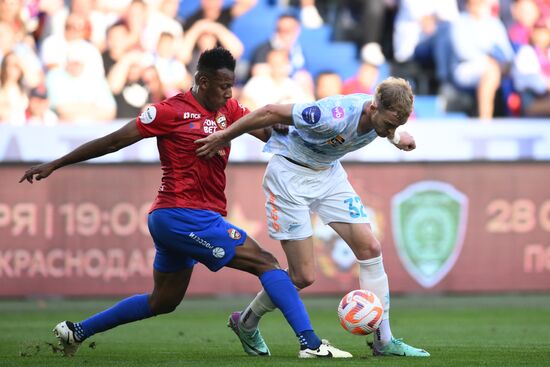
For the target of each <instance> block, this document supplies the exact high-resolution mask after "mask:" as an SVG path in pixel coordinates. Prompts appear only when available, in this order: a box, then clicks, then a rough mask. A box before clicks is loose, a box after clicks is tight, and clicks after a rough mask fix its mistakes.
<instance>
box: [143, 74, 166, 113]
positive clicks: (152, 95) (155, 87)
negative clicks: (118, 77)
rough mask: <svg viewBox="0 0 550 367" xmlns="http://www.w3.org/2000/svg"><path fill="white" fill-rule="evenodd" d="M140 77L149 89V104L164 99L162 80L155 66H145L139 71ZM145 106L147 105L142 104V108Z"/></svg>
mask: <svg viewBox="0 0 550 367" xmlns="http://www.w3.org/2000/svg"><path fill="white" fill-rule="evenodd" d="M141 79H142V80H143V82H144V83H145V87H146V88H147V90H148V91H149V100H148V102H149V104H151V103H159V102H161V101H162V100H164V99H166V95H165V94H164V88H163V85H162V81H161V80H160V76H159V73H158V70H157V68H155V67H154V66H147V67H145V68H144V69H143V71H142V73H141ZM145 107H147V106H144V107H143V110H144V109H145Z"/></svg>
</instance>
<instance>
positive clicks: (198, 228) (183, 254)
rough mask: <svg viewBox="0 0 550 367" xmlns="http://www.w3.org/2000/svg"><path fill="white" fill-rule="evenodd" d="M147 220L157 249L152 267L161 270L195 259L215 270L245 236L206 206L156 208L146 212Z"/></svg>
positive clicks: (171, 269) (177, 268) (187, 264)
mask: <svg viewBox="0 0 550 367" xmlns="http://www.w3.org/2000/svg"><path fill="white" fill-rule="evenodd" d="M148 224H149V232H150V233H151V236H153V240H154V242H155V248H156V250H157V252H156V255H155V262H154V268H155V270H157V271H160V272H163V273H173V272H177V271H180V270H183V269H186V268H191V267H193V266H194V265H195V264H196V263H197V262H200V263H202V264H204V265H206V266H207V267H208V269H210V270H211V271H218V270H220V269H221V268H223V267H224V266H225V265H226V264H227V263H228V262H230V261H231V259H233V257H234V256H235V247H237V246H240V245H242V244H243V243H244V241H245V239H246V232H245V231H244V230H242V229H241V228H239V227H236V226H234V225H232V224H230V223H228V222H226V221H225V219H224V218H223V217H222V216H221V215H220V214H219V213H216V212H213V211H209V210H198V209H186V208H163V209H156V210H154V211H153V212H152V213H150V214H149V218H148Z"/></svg>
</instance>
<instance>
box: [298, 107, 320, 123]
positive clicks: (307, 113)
mask: <svg viewBox="0 0 550 367" xmlns="http://www.w3.org/2000/svg"><path fill="white" fill-rule="evenodd" d="M302 118H303V119H304V121H305V122H307V123H308V124H310V125H315V124H316V123H318V122H319V120H320V119H321V109H320V108H319V107H317V106H310V107H307V108H305V109H304V110H303V111H302Z"/></svg>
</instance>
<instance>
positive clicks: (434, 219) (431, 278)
mask: <svg viewBox="0 0 550 367" xmlns="http://www.w3.org/2000/svg"><path fill="white" fill-rule="evenodd" d="M467 220H468V198H467V197H466V196H465V195H464V194H462V193H461V192H460V191H458V190H457V189H455V188H454V187H453V186H451V185H449V184H448V183H444V182H439V181H421V182H417V183H414V184H412V185H410V186H409V187H407V188H406V189H405V190H403V191H401V192H400V193H398V194H397V195H395V196H394V197H393V199H392V229H393V237H394V240H395V245H396V247H397V254H398V255H399V259H400V260H401V263H402V264H403V266H404V267H405V269H406V270H407V271H408V272H409V274H410V275H411V276H412V277H413V278H414V279H415V280H416V281H417V282H418V283H419V284H420V285H422V286H423V287H424V288H431V287H433V286H435V285H436V284H437V283H439V282H440V281H441V279H443V278H444V277H445V276H446V275H447V273H448V272H449V271H450V270H451V269H452V268H453V266H454V264H455V262H456V260H457V259H458V256H459V254H460V250H461V249H462V243H463V241H464V233H465V230H466V222H467Z"/></svg>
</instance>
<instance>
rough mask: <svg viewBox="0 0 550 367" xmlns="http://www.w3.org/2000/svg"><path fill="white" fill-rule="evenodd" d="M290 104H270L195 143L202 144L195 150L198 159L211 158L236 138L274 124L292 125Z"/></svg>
mask: <svg viewBox="0 0 550 367" xmlns="http://www.w3.org/2000/svg"><path fill="white" fill-rule="evenodd" d="M292 106H293V105H292V104H271V105H266V106H264V107H262V108H259V109H257V110H255V111H254V112H251V113H249V114H248V115H246V116H243V117H241V118H240V119H239V120H238V121H237V122H235V123H234V124H232V125H231V126H229V127H228V128H227V129H225V130H220V131H217V132H215V133H214V134H211V135H209V136H207V137H206V138H203V139H198V140H196V141H195V143H197V144H202V145H201V146H200V147H199V148H197V155H198V156H199V157H205V158H211V157H212V156H214V154H216V153H217V152H218V150H220V149H221V148H222V147H224V146H225V145H227V144H228V143H229V142H230V141H231V140H233V139H235V138H236V137H238V136H240V135H242V134H244V133H247V132H251V131H254V130H258V129H263V128H266V127H271V126H273V125H276V124H285V125H292Z"/></svg>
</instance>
